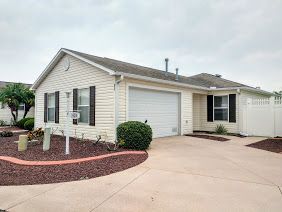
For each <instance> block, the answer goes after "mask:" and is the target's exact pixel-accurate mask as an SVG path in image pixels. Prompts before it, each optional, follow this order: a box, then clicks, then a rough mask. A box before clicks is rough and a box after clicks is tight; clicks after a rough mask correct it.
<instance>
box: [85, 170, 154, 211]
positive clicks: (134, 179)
mask: <svg viewBox="0 0 282 212" xmlns="http://www.w3.org/2000/svg"><path fill="white" fill-rule="evenodd" d="M149 170H151V169H150V168H148V169H147V170H145V171H144V172H142V173H141V174H139V175H138V176H137V177H135V178H133V179H132V180H131V181H130V182H129V183H127V184H125V185H124V186H122V187H121V188H120V189H118V190H117V191H116V192H114V193H113V194H111V195H110V196H109V197H107V198H106V199H105V200H103V201H102V202H101V203H99V204H98V205H97V206H95V207H94V208H93V209H91V210H90V211H89V212H92V211H95V210H96V209H97V208H98V207H100V206H101V205H103V204H104V203H105V202H107V201H108V200H109V199H111V198H112V197H113V196H115V195H116V194H117V193H119V192H120V191H122V190H123V189H124V188H125V187H127V186H128V185H130V184H131V183H133V182H134V181H136V180H137V179H138V178H139V177H142V176H143V175H144V174H146V173H147V172H148V171H149Z"/></svg>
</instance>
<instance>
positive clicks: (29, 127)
mask: <svg viewBox="0 0 282 212" xmlns="http://www.w3.org/2000/svg"><path fill="white" fill-rule="evenodd" d="M33 128H34V119H33V118H32V119H29V120H27V121H26V122H25V123H24V129H25V130H28V131H31V130H33Z"/></svg>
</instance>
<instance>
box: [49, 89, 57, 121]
mask: <svg viewBox="0 0 282 212" xmlns="http://www.w3.org/2000/svg"><path fill="white" fill-rule="evenodd" d="M47 104H48V111H47V113H48V114H47V117H48V121H55V94H54V93H50V94H48V100H47Z"/></svg>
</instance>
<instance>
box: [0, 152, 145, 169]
mask: <svg viewBox="0 0 282 212" xmlns="http://www.w3.org/2000/svg"><path fill="white" fill-rule="evenodd" d="M141 154H146V152H143V151H124V152H115V153H110V154H106V155H99V156H94V157H88V158H78V159H72V160H59V161H27V160H21V159H18V158H15V157H9V156H0V160H4V161H7V162H10V163H14V164H18V165H24V166H52V165H64V164H72V163H81V162H86V161H93V160H101V159H103V158H108V157H113V156H118V155H141Z"/></svg>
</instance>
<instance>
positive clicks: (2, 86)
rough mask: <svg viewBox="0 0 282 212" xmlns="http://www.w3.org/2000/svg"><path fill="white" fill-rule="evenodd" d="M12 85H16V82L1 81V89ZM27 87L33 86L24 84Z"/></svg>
mask: <svg viewBox="0 0 282 212" xmlns="http://www.w3.org/2000/svg"><path fill="white" fill-rule="evenodd" d="M11 83H15V82H5V81H0V89H1V88H4V87H5V86H6V85H8V84H11ZM17 83H18V82H17ZM22 84H24V85H25V86H27V87H31V85H32V84H26V83H22Z"/></svg>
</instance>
